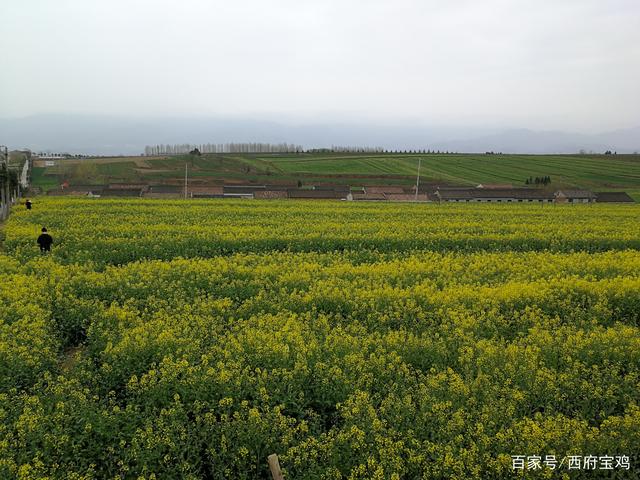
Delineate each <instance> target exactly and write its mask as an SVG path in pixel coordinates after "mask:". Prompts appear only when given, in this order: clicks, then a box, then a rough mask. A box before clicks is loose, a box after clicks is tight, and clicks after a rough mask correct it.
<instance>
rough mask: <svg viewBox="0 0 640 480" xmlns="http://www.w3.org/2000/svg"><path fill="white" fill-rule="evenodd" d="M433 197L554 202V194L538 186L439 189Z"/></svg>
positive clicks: (445, 200)
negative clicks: (537, 187)
mask: <svg viewBox="0 0 640 480" xmlns="http://www.w3.org/2000/svg"><path fill="white" fill-rule="evenodd" d="M433 197H434V198H435V199H437V200H439V201H441V202H497V203H514V202H520V203H523V202H541V203H548V202H553V200H554V195H553V194H552V193H549V192H545V191H544V190H540V189H536V188H507V189H498V188H488V189H487V188H464V189H438V190H436V192H435V193H434V195H433Z"/></svg>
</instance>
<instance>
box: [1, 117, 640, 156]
mask: <svg viewBox="0 0 640 480" xmlns="http://www.w3.org/2000/svg"><path fill="white" fill-rule="evenodd" d="M0 140H1V141H2V142H3V143H5V144H7V145H9V147H10V148H12V149H13V148H30V149H32V150H34V151H55V152H69V153H86V154H95V155H118V154H124V155H138V154H140V153H142V152H143V150H144V146H145V145H151V144H174V143H194V144H198V143H209V142H211V143H224V142H270V143H277V142H288V143H295V144H301V145H303V146H304V147H305V148H321V147H330V146H332V145H339V146H380V147H384V148H388V149H400V150H405V149H407V150H409V149H423V148H424V149H431V150H441V151H455V152H485V151H496V152H504V153H578V152H579V151H581V150H584V151H586V152H595V153H602V152H604V151H606V150H612V151H617V152H618V153H634V152H638V151H640V127H636V128H629V129H623V130H615V131H610V132H603V133H599V134H584V133H572V132H564V131H538V130H530V129H524V128H497V127H496V128H481V127H473V126H471V127H440V126H435V127H430V126H420V125H401V124H398V123H396V124H393V125H379V124H365V123H363V122H353V121H350V122H348V121H345V122H340V121H336V122H322V123H320V122H318V123H294V122H291V121H274V120H270V119H251V118H242V117H210V116H208V117H196V116H189V117H154V118H152V117H128V116H103V115H72V114H65V115H62V114H60V115H58V114H47V115H33V116H28V117H23V118H0Z"/></svg>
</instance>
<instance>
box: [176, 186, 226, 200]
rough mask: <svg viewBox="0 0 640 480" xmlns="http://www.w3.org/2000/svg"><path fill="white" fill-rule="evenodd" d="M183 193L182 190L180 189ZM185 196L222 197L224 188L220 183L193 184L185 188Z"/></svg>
mask: <svg viewBox="0 0 640 480" xmlns="http://www.w3.org/2000/svg"><path fill="white" fill-rule="evenodd" d="M181 191H182V192H183V194H184V190H182V189H181ZM187 196H189V197H191V198H222V197H224V196H226V195H225V190H224V187H223V186H222V185H194V186H190V187H188V188H187Z"/></svg>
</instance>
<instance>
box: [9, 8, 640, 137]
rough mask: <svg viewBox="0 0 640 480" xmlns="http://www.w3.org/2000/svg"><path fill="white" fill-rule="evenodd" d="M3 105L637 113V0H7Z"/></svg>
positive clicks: (638, 116)
mask: <svg viewBox="0 0 640 480" xmlns="http://www.w3.org/2000/svg"><path fill="white" fill-rule="evenodd" d="M0 25H1V26H0V29H1V34H0V51H1V52H2V65H1V67H0V68H1V70H2V75H0V116H2V117H9V116H25V115H31V114H38V113H52V112H60V113H91V114H124V115H239V116H247V115H251V116H255V117H260V118H274V119H278V120H280V121H290V122H310V121H332V120H342V121H344V120H356V121H367V122H378V123H381V122H382V123H394V124H402V123H403V122H414V123H416V124H424V125H452V126H455V125H485V126H486V125H498V126H510V127H528V128H538V129H540V128H548V129H553V128H557V129H565V130H576V131H593V130H607V129H615V128H625V127H635V126H638V125H640V87H639V85H640V1H639V0H482V1H480V0H438V1H434V0H385V1H382V0H314V1H312V0H269V1H267V0H233V1H230V0H226V1H218V0H208V1H207V0H180V1H178V0H176V1H163V0H109V1H103V0H55V1H53V0H1V1H0Z"/></svg>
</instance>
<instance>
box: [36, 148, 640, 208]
mask: <svg viewBox="0 0 640 480" xmlns="http://www.w3.org/2000/svg"><path fill="white" fill-rule="evenodd" d="M419 160H421V176H422V179H423V181H424V182H437V183H449V184H458V185H460V184H465V185H475V184H478V183H509V184H512V185H514V186H522V185H524V182H525V180H526V179H527V178H529V177H538V176H539V177H542V176H550V177H551V180H552V185H551V186H552V187H556V188H560V187H578V188H587V189H592V190H624V191H627V192H629V193H630V194H632V195H635V196H636V199H638V200H640V156H638V155H615V156H612V155H590V156H589V155H586V156H580V155H483V154H464V155H444V154H379V155H371V154H225V155H218V154H209V155H203V156H201V157H190V156H179V157H167V158H160V159H157V158H156V159H143V158H141V157H129V158H126V157H123V158H122V161H120V162H110V163H107V164H101V163H99V162H100V160H96V162H98V163H99V164H98V166H97V168H96V169H94V172H93V173H92V175H89V177H88V178H79V179H77V180H78V181H79V182H80V183H91V182H95V183H105V182H120V181H123V182H131V181H136V182H140V181H142V182H149V183H154V182H155V183H158V182H165V181H168V180H172V179H173V180H177V179H181V178H183V175H184V165H185V163H188V164H189V171H190V176H191V177H193V178H198V179H199V180H202V181H207V180H210V181H215V182H220V181H224V180H230V181H236V182H258V183H274V182H288V183H295V182H297V181H302V182H303V183H314V182H332V183H348V184H351V185H355V186H357V185H363V184H364V185H366V184H392V183H393V184H404V185H413V184H414V182H415V176H416V174H417V169H418V162H419ZM89 161H92V160H89ZM75 162H77V161H75ZM64 172H67V173H66V174H67V175H73V168H71V167H69V168H66V169H65V168H53V169H48V170H46V171H38V174H37V175H36V176H34V184H35V185H39V186H43V187H45V188H49V187H50V186H51V185H52V184H55V179H56V178H58V179H60V178H62V177H63V176H64ZM34 173H35V172H34Z"/></svg>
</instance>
